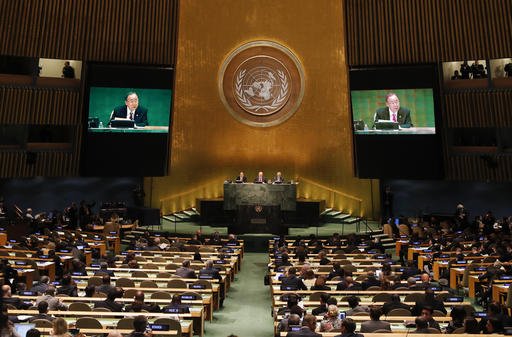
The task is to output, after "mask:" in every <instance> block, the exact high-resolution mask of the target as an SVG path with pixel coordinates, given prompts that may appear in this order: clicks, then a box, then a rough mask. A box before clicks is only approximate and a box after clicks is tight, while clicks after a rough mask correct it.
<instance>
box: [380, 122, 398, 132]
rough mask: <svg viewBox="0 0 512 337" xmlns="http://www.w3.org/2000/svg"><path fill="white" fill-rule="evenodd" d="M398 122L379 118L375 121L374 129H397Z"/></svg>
mask: <svg viewBox="0 0 512 337" xmlns="http://www.w3.org/2000/svg"><path fill="white" fill-rule="evenodd" d="M399 128H400V126H399V124H398V122H392V121H384V120H379V121H376V122H375V130H398V129H399Z"/></svg>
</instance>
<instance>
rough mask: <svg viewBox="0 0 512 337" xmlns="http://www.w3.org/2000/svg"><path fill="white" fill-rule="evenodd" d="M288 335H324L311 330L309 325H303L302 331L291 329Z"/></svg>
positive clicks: (288, 336)
mask: <svg viewBox="0 0 512 337" xmlns="http://www.w3.org/2000/svg"><path fill="white" fill-rule="evenodd" d="M286 337H322V335H321V334H319V333H316V332H314V331H311V329H310V328H308V327H307V326H302V327H301V328H300V331H290V332H288V333H287V334H286Z"/></svg>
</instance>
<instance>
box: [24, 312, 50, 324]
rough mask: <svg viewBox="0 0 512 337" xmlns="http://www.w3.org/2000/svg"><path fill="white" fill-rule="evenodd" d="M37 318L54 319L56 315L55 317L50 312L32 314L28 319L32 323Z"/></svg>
mask: <svg viewBox="0 0 512 337" xmlns="http://www.w3.org/2000/svg"><path fill="white" fill-rule="evenodd" d="M36 319H45V320H47V321H50V322H51V321H53V320H54V319H55V317H53V316H52V315H48V314H37V315H35V316H32V317H30V318H29V319H28V321H29V322H30V323H32V321H34V320H36Z"/></svg>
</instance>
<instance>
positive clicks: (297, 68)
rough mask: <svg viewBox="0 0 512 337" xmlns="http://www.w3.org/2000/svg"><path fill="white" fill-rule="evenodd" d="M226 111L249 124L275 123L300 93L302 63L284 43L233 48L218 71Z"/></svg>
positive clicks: (283, 117) (287, 113)
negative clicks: (282, 44)
mask: <svg viewBox="0 0 512 337" xmlns="http://www.w3.org/2000/svg"><path fill="white" fill-rule="evenodd" d="M219 91H220V94H221V99H222V101H223V103H224V104H225V106H226V107H227V108H228V111H229V112H230V113H231V114H232V115H233V116H234V117H235V118H236V119H237V120H239V121H241V122H243V123H245V124H249V125H252V126H272V125H277V124H280V123H282V122H284V121H285V120H287V119H288V118H290V117H291V116H292V115H293V113H294V112H295V111H296V109H297V108H298V106H299V105H300V102H301V100H302V96H303V93H304V77H303V71H302V66H301V64H300V62H299V61H298V59H297V58H296V57H295V55H294V54H293V53H292V52H291V51H289V50H288V49H287V48H285V47H284V46H281V45H279V44H277V43H275V42H270V41H257V42H251V43H248V44H246V45H243V46H241V47H239V48H237V49H236V50H235V51H233V52H232V53H231V54H230V55H229V56H228V58H227V59H226V60H225V61H224V63H223V65H222V68H221V71H220V74H219Z"/></svg>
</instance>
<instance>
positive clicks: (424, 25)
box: [346, 0, 512, 66]
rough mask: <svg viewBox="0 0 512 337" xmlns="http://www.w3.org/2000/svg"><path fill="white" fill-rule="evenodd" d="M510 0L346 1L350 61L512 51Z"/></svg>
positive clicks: (474, 55)
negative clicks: (511, 40) (511, 39)
mask: <svg viewBox="0 0 512 337" xmlns="http://www.w3.org/2000/svg"><path fill="white" fill-rule="evenodd" d="M511 3H512V2H511V1H509V0H489V1H482V0H458V1H444V0H346V12H347V44H348V45H347V49H348V54H349V55H348V59H349V64H350V65H352V66H355V65H368V64H397V63H426V62H439V61H454V60H463V59H469V60H472V59H486V58H501V57H510V55H512V43H511V42H510V36H512V34H511V32H512V20H510V18H511V17H512V4H511Z"/></svg>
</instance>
